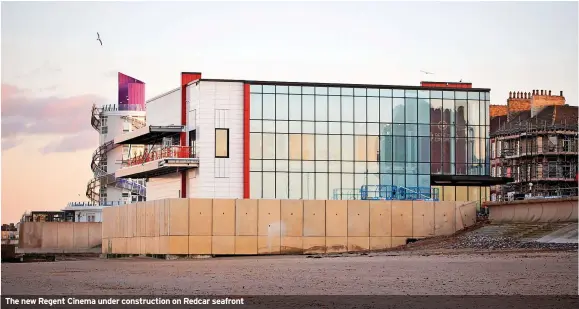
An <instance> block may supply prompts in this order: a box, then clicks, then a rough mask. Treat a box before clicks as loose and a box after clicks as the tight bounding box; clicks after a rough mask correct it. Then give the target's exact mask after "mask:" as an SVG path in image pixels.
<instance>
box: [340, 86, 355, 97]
mask: <svg viewBox="0 0 579 309" xmlns="http://www.w3.org/2000/svg"><path fill="white" fill-rule="evenodd" d="M342 95H348V96H352V95H354V89H353V88H342Z"/></svg>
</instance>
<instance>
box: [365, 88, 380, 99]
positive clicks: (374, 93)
mask: <svg viewBox="0 0 579 309" xmlns="http://www.w3.org/2000/svg"><path fill="white" fill-rule="evenodd" d="M366 95H367V96H369V97H378V96H380V90H378V89H367V90H366Z"/></svg>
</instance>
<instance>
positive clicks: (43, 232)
mask: <svg viewBox="0 0 579 309" xmlns="http://www.w3.org/2000/svg"><path fill="white" fill-rule="evenodd" d="M101 243H102V223H100V222H22V223H21V224H20V228H19V242H18V248H17V250H16V251H17V252H18V253H92V252H95V251H96V252H97V253H99V252H100V251H101V249H100V248H98V249H96V248H95V247H98V246H99V245H100V244H101Z"/></svg>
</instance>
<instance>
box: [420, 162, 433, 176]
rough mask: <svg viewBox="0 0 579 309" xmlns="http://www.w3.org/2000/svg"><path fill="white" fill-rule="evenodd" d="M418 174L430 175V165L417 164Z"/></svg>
mask: <svg viewBox="0 0 579 309" xmlns="http://www.w3.org/2000/svg"><path fill="white" fill-rule="evenodd" d="M418 173H419V174H430V163H418Z"/></svg>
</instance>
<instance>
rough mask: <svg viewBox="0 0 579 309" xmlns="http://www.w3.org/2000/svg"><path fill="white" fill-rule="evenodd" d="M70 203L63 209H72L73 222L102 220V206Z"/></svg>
mask: <svg viewBox="0 0 579 309" xmlns="http://www.w3.org/2000/svg"><path fill="white" fill-rule="evenodd" d="M76 204H78V206H76V205H75V203H70V204H69V205H68V206H66V208H64V209H63V210H72V211H74V221H75V222H103V208H104V207H103V206H92V205H81V203H76Z"/></svg>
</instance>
